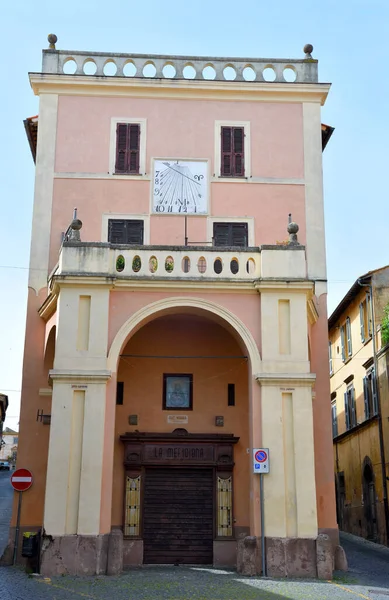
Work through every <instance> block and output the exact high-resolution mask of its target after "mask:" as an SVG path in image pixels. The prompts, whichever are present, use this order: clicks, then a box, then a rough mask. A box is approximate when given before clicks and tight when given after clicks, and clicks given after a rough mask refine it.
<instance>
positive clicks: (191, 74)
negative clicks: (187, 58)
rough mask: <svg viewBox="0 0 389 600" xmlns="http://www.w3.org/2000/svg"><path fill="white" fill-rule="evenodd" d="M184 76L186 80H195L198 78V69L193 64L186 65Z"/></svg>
mask: <svg viewBox="0 0 389 600" xmlns="http://www.w3.org/2000/svg"><path fill="white" fill-rule="evenodd" d="M182 74H183V76H184V78H185V79H194V78H195V77H196V69H195V68H194V66H193V65H191V64H188V65H185V67H184V70H183V71H182Z"/></svg>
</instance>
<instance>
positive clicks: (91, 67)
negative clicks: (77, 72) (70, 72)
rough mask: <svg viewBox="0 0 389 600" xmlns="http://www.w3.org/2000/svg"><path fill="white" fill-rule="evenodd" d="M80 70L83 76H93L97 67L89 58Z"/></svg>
mask: <svg viewBox="0 0 389 600" xmlns="http://www.w3.org/2000/svg"><path fill="white" fill-rule="evenodd" d="M82 70H83V71H84V73H85V75H95V73H96V71H97V65H96V63H95V61H94V60H92V59H91V58H88V59H87V60H86V61H85V62H84V66H83V68H82Z"/></svg>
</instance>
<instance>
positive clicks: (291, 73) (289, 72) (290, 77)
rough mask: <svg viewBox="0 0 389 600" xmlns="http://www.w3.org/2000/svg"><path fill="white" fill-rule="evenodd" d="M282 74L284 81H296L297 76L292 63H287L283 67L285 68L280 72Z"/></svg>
mask: <svg viewBox="0 0 389 600" xmlns="http://www.w3.org/2000/svg"><path fill="white" fill-rule="evenodd" d="M282 75H283V77H284V79H285V81H288V82H290V83H293V82H294V81H296V78H297V73H296V69H295V68H294V67H293V66H292V65H288V66H287V67H285V69H284V70H283V72H282Z"/></svg>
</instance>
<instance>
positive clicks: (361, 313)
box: [359, 302, 365, 342]
mask: <svg viewBox="0 0 389 600" xmlns="http://www.w3.org/2000/svg"><path fill="white" fill-rule="evenodd" d="M363 308H364V306H363V302H361V303H360V305H359V322H360V326H361V340H362V342H364V341H365V311H364V310H363Z"/></svg>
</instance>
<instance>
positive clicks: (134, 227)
mask: <svg viewBox="0 0 389 600" xmlns="http://www.w3.org/2000/svg"><path fill="white" fill-rule="evenodd" d="M108 241H109V242H110V243H111V244H134V245H137V246H141V245H142V244H143V221H140V220H139V221H138V220H131V219H109V220H108Z"/></svg>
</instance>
